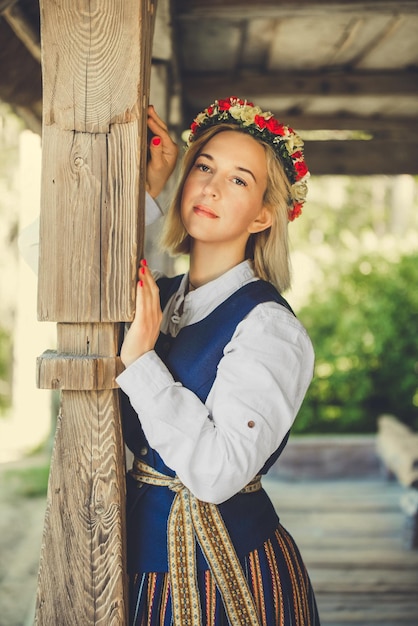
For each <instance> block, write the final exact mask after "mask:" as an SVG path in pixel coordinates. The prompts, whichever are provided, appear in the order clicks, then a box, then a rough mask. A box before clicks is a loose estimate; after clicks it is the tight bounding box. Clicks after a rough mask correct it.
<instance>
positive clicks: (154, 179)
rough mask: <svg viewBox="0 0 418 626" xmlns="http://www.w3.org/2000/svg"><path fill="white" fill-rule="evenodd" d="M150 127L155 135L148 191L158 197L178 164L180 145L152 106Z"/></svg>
mask: <svg viewBox="0 0 418 626" xmlns="http://www.w3.org/2000/svg"><path fill="white" fill-rule="evenodd" d="M148 127H149V129H150V130H151V132H152V133H153V134H154V136H153V138H152V139H151V142H150V145H149V150H150V155H151V158H150V160H149V161H148V164H147V191H148V193H149V194H150V195H151V196H152V197H153V198H156V197H157V196H158V195H159V194H160V193H161V191H162V190H163V188H164V186H165V184H166V182H167V180H168V179H169V177H170V175H171V174H172V172H173V170H174V168H175V166H176V162H177V156H178V147H177V145H176V144H175V143H174V141H173V140H172V139H171V137H170V135H169V132H168V128H167V125H166V124H165V122H163V120H162V119H161V118H160V117H159V115H158V114H157V113H156V111H155V109H154V107H152V106H150V107H149V108H148Z"/></svg>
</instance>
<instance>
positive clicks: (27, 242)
mask: <svg viewBox="0 0 418 626" xmlns="http://www.w3.org/2000/svg"><path fill="white" fill-rule="evenodd" d="M162 215H163V212H162V210H161V208H160V206H159V204H158V203H157V201H156V200H154V198H152V197H151V196H150V195H149V194H148V193H146V194H145V226H149V225H150V224H152V223H153V222H155V221H156V220H157V219H158V218H159V217H161V216H162ZM18 247H19V252H20V254H21V255H22V257H23V258H24V260H25V261H26V263H27V264H28V265H29V267H30V268H31V269H32V270H33V271H34V272H35V274H37V273H38V260H39V217H38V218H37V219H36V220H35V221H34V222H32V223H31V224H29V226H26V228H24V229H23V230H22V231H21V233H20V234H19V238H18Z"/></svg>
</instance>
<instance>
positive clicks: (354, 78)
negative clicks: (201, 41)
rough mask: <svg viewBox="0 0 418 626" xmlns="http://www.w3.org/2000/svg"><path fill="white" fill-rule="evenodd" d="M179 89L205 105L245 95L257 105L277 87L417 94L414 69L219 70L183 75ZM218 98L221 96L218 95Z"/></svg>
mask: <svg viewBox="0 0 418 626" xmlns="http://www.w3.org/2000/svg"><path fill="white" fill-rule="evenodd" d="M182 82H183V88H184V90H185V93H186V96H187V99H188V100H193V101H194V102H197V101H199V102H200V103H203V102H206V103H207V102H209V101H211V98H213V97H214V94H217V93H220V94H227V93H234V94H235V93H236V94H247V93H248V98H249V99H254V100H256V101H257V102H258V101H259V100H260V99H261V100H260V101H262V99H263V98H268V97H272V96H274V97H277V96H278V95H279V93H280V88H279V86H282V85H286V89H285V93H286V96H321V95H325V96H327V97H330V96H335V95H346V94H348V95H350V96H354V95H362V96H376V95H380V96H382V95H393V93H394V92H396V93H397V94H399V95H408V94H410V95H415V96H416V95H418V72H417V71H416V69H411V70H402V71H397V72H394V71H393V72H392V71H391V72H388V71H383V70H381V71H371V70H370V71H357V72H343V71H328V72H327V71H323V70H322V71H318V70H313V71H312V72H306V71H298V70H295V71H292V72H289V71H278V72H267V73H263V74H260V73H259V72H248V71H247V72H240V74H239V75H238V76H236V75H233V76H226V75H225V73H224V72H223V71H222V72H221V71H215V72H205V73H203V74H202V72H187V73H185V74H184V76H183V79H182ZM220 97H221V96H220Z"/></svg>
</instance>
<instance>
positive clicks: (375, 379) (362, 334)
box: [294, 252, 418, 433]
mask: <svg viewBox="0 0 418 626" xmlns="http://www.w3.org/2000/svg"><path fill="white" fill-rule="evenodd" d="M330 271H333V273H334V275H333V280H332V281H330V282H331V283H332V284H331V285H327V286H324V288H323V289H322V288H318V289H317V291H316V292H315V293H314V294H313V296H312V297H311V299H310V302H309V304H308V305H306V306H305V307H304V308H303V309H302V310H301V311H300V313H299V317H300V318H301V319H302V321H303V323H304V325H305V326H306V327H307V328H308V330H309V334H310V336H311V339H312V342H313V344H314V348H315V353H316V365H315V376H314V380H313V382H312V385H311V387H310V389H309V391H308V394H307V396H306V399H305V402H304V404H303V406H302V409H301V411H300V413H299V416H298V419H297V420H296V423H295V426H294V432H304V433H308V432H316V433H318V432H333V433H336V432H340V433H371V432H375V430H376V417H377V416H378V415H379V414H381V413H393V414H395V415H396V416H397V417H398V418H399V419H401V420H403V421H404V422H405V423H407V424H409V425H411V426H413V427H415V428H416V427H418V332H417V329H418V289H417V285H418V255H417V254H416V253H415V254H408V255H404V256H402V257H401V258H400V259H399V261H396V262H393V261H392V262H391V261H389V260H387V259H386V258H385V257H383V256H382V255H381V254H378V253H376V252H375V253H374V254H371V255H370V254H369V255H367V256H363V257H362V258H360V259H358V260H357V261H356V262H353V263H351V264H350V265H349V266H345V268H344V270H343V271H340V272H339V271H338V270H337V268H330Z"/></svg>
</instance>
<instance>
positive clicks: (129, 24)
mask: <svg viewBox="0 0 418 626" xmlns="http://www.w3.org/2000/svg"><path fill="white" fill-rule="evenodd" d="M155 6H156V2H153V1H152V0H141V1H140V2H138V1H137V0H126V1H123V0H115V1H110V0H106V1H104V2H97V1H94V0H93V1H92V0H90V1H88V0H85V1H82V0H77V1H76V2H73V1H72V0H62V1H60V2H59V3H57V2H55V1H54V0H42V2H41V17H42V20H41V21H42V42H43V56H42V59H43V76H44V124H43V165H42V197H41V220H40V270H39V285H38V317H39V319H41V320H50V321H57V322H59V323H58V328H57V330H58V342H57V352H54V353H52V352H49V353H46V354H44V355H42V356H41V357H40V358H39V360H38V364H39V378H38V382H39V384H40V385H41V386H46V387H48V386H52V387H55V388H60V389H62V390H63V391H62V392H61V410H60V416H59V420H58V427H57V431H56V438H55V444H54V453H53V462H52V466H51V472H50V481H49V490H48V506H47V513H46V519H45V527H44V534H43V545H42V551H41V561H40V568H39V580H38V592H37V606H36V616H35V623H36V624H39V625H42V626H51V625H52V624H54V625H55V624H59V625H60V626H65V625H67V624H68V625H70V624H71V625H74V624H89V625H96V624H97V625H98V624H100V625H103V626H108V625H112V626H113V625H116V624H117V625H125V624H126V623H127V611H128V608H127V606H128V601H127V585H126V558H125V557H126V554H125V552H126V547H125V546H126V542H125V458H124V445H123V439H122V432H121V423H120V407H119V395H118V391H117V390H116V389H114V387H116V383H115V381H114V378H115V376H116V375H117V373H118V372H119V371H120V366H121V364H120V359H119V358H118V356H117V355H118V350H119V345H120V339H121V334H122V332H123V324H122V323H121V322H123V321H125V320H128V319H131V317H132V314H133V310H134V301H135V282H136V281H135V275H136V269H137V262H138V256H139V251H140V250H141V247H142V239H143V206H144V198H145V193H144V186H142V187H141V185H140V180H145V165H146V163H145V161H146V150H145V147H146V143H145V137H146V133H145V129H146V107H147V103H148V93H149V74H150V65H151V43H152V32H153V15H154V12H155V11H154V9H155Z"/></svg>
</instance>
